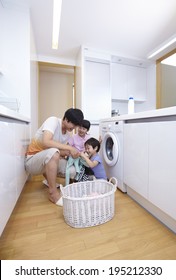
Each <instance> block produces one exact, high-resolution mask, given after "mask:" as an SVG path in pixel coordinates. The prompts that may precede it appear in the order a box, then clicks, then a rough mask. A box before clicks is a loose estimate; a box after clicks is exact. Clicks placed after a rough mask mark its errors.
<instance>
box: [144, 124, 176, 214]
mask: <svg viewBox="0 0 176 280" xmlns="http://www.w3.org/2000/svg"><path fill="white" fill-rule="evenodd" d="M149 132H150V138H149V154H150V158H149V200H150V201H151V202H152V203H153V204H154V205H156V206H157V207H159V208H160V209H161V210H162V211H164V212H165V213H167V214H168V215H169V216H171V217H172V218H174V219H176V172H175V171H176V121H169V122H167V121H166V122H157V123H150V130H149Z"/></svg>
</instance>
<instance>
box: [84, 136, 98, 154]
mask: <svg viewBox="0 0 176 280" xmlns="http://www.w3.org/2000/svg"><path fill="white" fill-rule="evenodd" d="M86 145H90V146H92V148H93V149H95V148H96V147H97V153H98V152H99V150H100V142H99V141H98V140H97V139H96V138H93V137H91V138H89V139H88V140H87V141H86V142H85V144H84V146H86Z"/></svg>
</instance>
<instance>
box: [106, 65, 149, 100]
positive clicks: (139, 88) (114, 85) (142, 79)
mask: <svg viewBox="0 0 176 280" xmlns="http://www.w3.org/2000/svg"><path fill="white" fill-rule="evenodd" d="M111 77H112V79H111V94H112V99H118V100H128V98H129V97H130V96H133V97H134V100H136V101H146V98H147V69H146V68H142V67H136V66H131V65H123V64H118V63H112V64H111Z"/></svg>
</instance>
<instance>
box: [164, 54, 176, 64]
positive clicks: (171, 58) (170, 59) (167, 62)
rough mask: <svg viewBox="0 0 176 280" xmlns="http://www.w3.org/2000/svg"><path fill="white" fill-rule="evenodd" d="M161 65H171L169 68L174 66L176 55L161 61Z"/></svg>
mask: <svg viewBox="0 0 176 280" xmlns="http://www.w3.org/2000/svg"><path fill="white" fill-rule="evenodd" d="M161 63H162V64H167V65H171V66H176V53H174V54H173V55H171V56H169V57H167V58H165V59H163V60H162V61H161Z"/></svg>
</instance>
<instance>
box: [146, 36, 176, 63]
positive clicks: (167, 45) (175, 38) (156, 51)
mask: <svg viewBox="0 0 176 280" xmlns="http://www.w3.org/2000/svg"><path fill="white" fill-rule="evenodd" d="M175 42H176V36H175V35H174V37H172V38H170V39H169V41H167V42H166V43H164V45H162V46H161V47H159V48H158V49H157V50H155V51H154V52H153V53H152V54H150V55H149V56H148V59H150V58H152V57H154V56H155V55H157V54H158V53H160V52H162V51H163V50H165V49H166V48H168V47H169V46H171V45H172V44H174V43H175Z"/></svg>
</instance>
